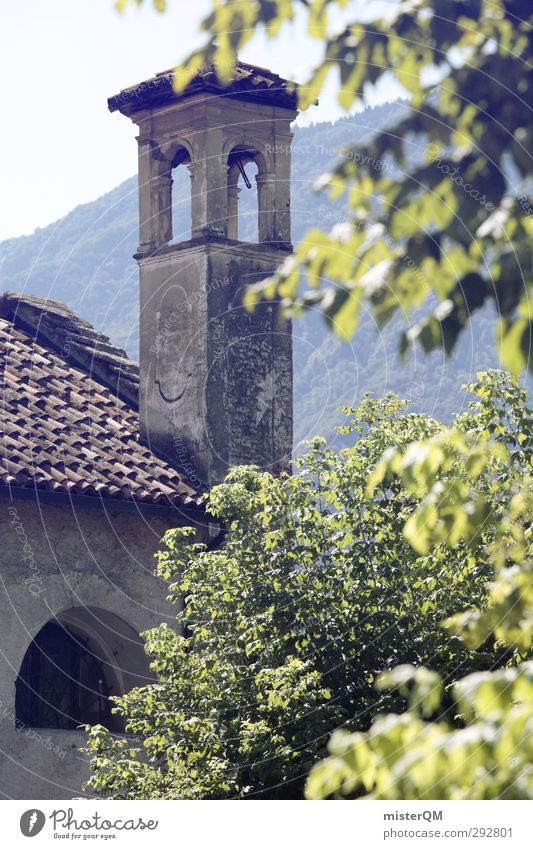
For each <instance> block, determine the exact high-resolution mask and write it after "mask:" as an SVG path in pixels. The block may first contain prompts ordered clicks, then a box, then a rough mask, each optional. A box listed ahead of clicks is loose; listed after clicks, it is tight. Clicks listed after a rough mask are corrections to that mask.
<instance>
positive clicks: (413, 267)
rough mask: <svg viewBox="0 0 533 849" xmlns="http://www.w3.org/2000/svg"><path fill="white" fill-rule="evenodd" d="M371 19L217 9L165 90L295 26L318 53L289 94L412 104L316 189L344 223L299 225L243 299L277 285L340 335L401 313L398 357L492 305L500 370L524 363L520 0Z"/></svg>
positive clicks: (527, 261)
mask: <svg viewBox="0 0 533 849" xmlns="http://www.w3.org/2000/svg"><path fill="white" fill-rule="evenodd" d="M126 2H127V0H126ZM126 2H122V3H120V4H119V5H121V6H124V5H126ZM137 2H139V0H137ZM155 5H156V7H157V8H159V9H161V8H164V6H165V3H160V2H156V3H155ZM378 8H380V9H382V8H383V7H382V6H380V7H378ZM371 11H372V8H371V7H368V4H366V3H362V2H356V1H355V0H354V1H353V2H347V0H310V2H309V0H275V1H274V2H271V0H256V2H249V0H237V2H236V0H217V2H216V3H213V7H212V10H211V12H210V14H209V15H208V16H207V17H206V18H205V20H204V21H203V22H202V24H201V29H202V30H203V31H204V33H205V34H206V40H205V43H204V45H203V46H202V47H201V48H200V49H198V50H196V51H194V52H193V53H192V54H191V55H190V56H189V57H188V59H187V60H186V61H185V62H184V63H183V64H182V65H181V66H180V67H179V68H177V69H176V74H175V84H176V86H177V88H178V89H183V87H184V86H185V85H186V84H187V82H188V81H189V80H190V79H191V78H192V77H193V76H194V74H195V73H197V72H198V71H199V70H201V69H204V68H205V67H206V66H207V65H213V67H214V69H215V71H216V73H217V74H218V76H219V78H220V79H221V80H222V81H224V82H229V81H230V79H231V77H232V74H233V66H234V62H235V59H236V56H237V54H238V51H239V50H240V49H241V48H243V47H244V46H245V45H247V44H248V43H249V42H250V41H251V40H252V39H253V37H254V35H255V34H256V32H257V31H258V30H262V31H263V32H264V33H266V35H267V36H268V37H272V38H273V37H275V36H277V35H278V33H279V32H280V30H281V29H282V28H283V27H284V26H285V25H287V24H288V23H290V22H292V21H294V20H296V21H297V22H298V24H299V25H302V26H304V25H306V26H307V29H308V33H309V36H310V37H311V38H314V39H317V40H318V41H319V42H321V43H322V44H323V57H322V60H321V61H320V62H319V63H318V65H317V67H315V68H314V69H313V72H312V73H311V75H310V77H309V79H308V80H307V81H305V82H304V84H302V85H301V86H300V88H299V100H300V105H301V107H302V108H305V107H306V106H308V105H309V104H310V103H311V102H313V101H314V100H315V99H316V97H317V96H318V95H319V94H320V91H321V90H322V88H323V87H324V85H325V83H326V80H327V79H328V78H329V75H330V74H335V75H336V78H337V88H338V101H339V104H340V105H341V107H342V108H343V109H345V110H349V109H351V108H352V106H353V105H354V104H355V103H356V102H357V101H358V100H362V99H363V95H364V88H365V86H366V85H373V84H376V83H378V82H380V81H381V80H382V78H387V77H391V76H392V77H394V78H395V79H396V81H397V82H399V83H400V84H401V85H402V86H403V88H404V89H405V90H406V91H407V92H408V93H409V95H410V97H411V103H412V106H413V109H412V111H411V112H410V113H409V114H407V115H406V117H405V118H404V119H403V120H402V121H401V122H400V123H399V124H398V125H397V126H396V127H395V128H394V129H393V130H390V131H388V132H381V133H378V134H377V135H376V136H375V138H374V139H373V141H372V142H371V143H370V144H367V145H365V146H363V147H359V148H358V149H345V150H343V153H342V157H341V158H340V160H339V162H338V164H337V166H336V167H335V168H334V169H333V171H332V172H331V173H329V174H326V175H325V176H324V178H323V180H322V181H321V188H322V190H323V191H327V192H329V193H330V195H331V196H332V197H334V198H338V197H339V196H340V195H343V194H344V195H345V196H346V198H347V201H348V206H349V216H350V219H351V220H350V221H349V222H347V223H345V224H341V225H337V226H335V227H334V228H333V230H332V231H331V232H330V233H326V232H323V231H322V230H320V229H318V228H317V229H313V230H311V231H309V232H308V234H307V236H306V237H305V238H304V239H303V241H302V242H301V243H300V245H299V246H298V248H297V250H296V253H295V255H294V256H293V257H291V258H290V259H289V260H287V262H286V263H285V264H284V265H283V266H282V267H281V269H280V270H279V272H278V273H277V274H276V275H274V277H272V278H271V279H269V280H268V281H266V282H264V283H263V284H262V285H261V284H259V285H258V286H256V287H255V288H254V289H253V290H251V291H250V292H249V294H248V302H249V304H250V305H252V304H253V303H254V302H255V301H256V300H257V299H258V298H260V297H261V296H263V295H266V296H268V297H271V296H272V295H273V294H274V293H275V292H276V291H277V292H278V293H279V294H280V295H281V296H282V297H283V299H284V304H285V307H286V309H287V311H288V312H289V313H291V314H298V313H299V312H300V311H301V310H302V309H303V308H306V307H309V306H312V307H313V308H315V309H317V308H318V309H320V310H321V311H322V313H323V315H324V316H325V318H326V319H327V320H328V322H330V323H331V324H332V326H333V327H334V329H335V330H336V331H337V332H338V333H339V334H340V335H341V336H342V337H343V338H348V337H349V336H351V334H352V333H353V332H354V331H355V329H356V327H357V322H358V317H359V313H360V311H361V304H362V303H363V302H365V301H366V302H368V304H369V305H370V306H371V308H372V310H373V312H374V316H375V318H376V320H377V321H378V322H379V323H380V324H381V325H382V324H384V323H386V322H387V321H389V320H390V318H391V317H392V316H393V315H394V314H395V313H398V312H400V313H401V314H403V315H404V316H405V317H406V326H405V331H404V332H403V334H402V336H401V340H400V349H401V350H402V351H405V350H406V349H407V348H408V347H409V346H410V345H412V344H413V343H414V342H419V343H420V344H421V345H422V347H423V349H424V350H425V351H430V350H433V349H435V348H438V347H441V346H444V348H445V349H446V351H448V352H450V351H451V350H452V349H453V347H454V345H455V344H456V341H457V338H458V335H459V333H460V332H461V330H462V329H463V328H464V327H465V326H466V325H467V324H468V322H469V320H470V316H471V315H472V313H473V312H475V311H476V310H479V309H480V308H481V307H483V306H484V305H486V304H491V305H492V306H493V307H495V309H496V312H497V316H498V321H497V328H496V329H497V334H496V335H497V339H498V342H499V344H500V347H501V355H502V358H503V362H504V364H505V365H506V366H507V367H508V368H510V369H511V370H513V371H515V372H518V371H520V370H521V369H522V368H523V367H524V366H526V365H529V366H530V368H531V367H532V362H533V360H532V358H531V322H532V316H531V297H532V294H533V292H532V288H533V284H532V280H533V278H532V263H533V253H532V247H531V246H532V236H533V218H532V215H531V212H532V209H533V206H532V203H533V201H532V199H531V179H530V178H531V176H532V172H533V159H532V157H531V153H530V150H531V145H532V140H533V123H532V121H531V117H530V116H531V113H532V107H533V94H532V92H533V71H532V67H533V63H532V59H533V50H532V45H533V27H532V24H533V9H532V7H531V3H530V2H529V0H398V2H394V3H391V4H390V9H389V13H388V14H387V15H386V16H385V17H375V18H374V19H371V20H369V17H371ZM340 19H342V20H343V21H344V22H345V23H344V24H343V26H342V27H341V29H340V30H339V28H338V26H335V24H336V22H337V21H338V20H340ZM302 274H303V275H304V277H305V279H306V281H307V284H308V286H307V288H306V289H304V290H303V291H302V287H301V276H302ZM409 316H411V318H412V320H411V318H410V317H409Z"/></svg>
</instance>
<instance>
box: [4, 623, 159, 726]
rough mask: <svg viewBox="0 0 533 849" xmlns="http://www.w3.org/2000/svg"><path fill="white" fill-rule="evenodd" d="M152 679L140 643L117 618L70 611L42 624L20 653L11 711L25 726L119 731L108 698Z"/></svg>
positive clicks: (116, 719) (117, 718)
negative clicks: (98, 726)
mask: <svg viewBox="0 0 533 849" xmlns="http://www.w3.org/2000/svg"><path fill="white" fill-rule="evenodd" d="M148 680H153V676H151V675H150V672H149V669H148V664H147V662H146V657H145V655H144V651H143V646H142V642H141V640H140V639H139V637H138V636H137V634H135V632H134V631H133V629H131V628H130V627H129V626H128V625H127V624H126V623H125V622H123V620H121V619H119V617H118V616H115V614H112V613H109V612H108V611H104V610H100V609H97V608H94V609H93V608H72V609H71V610H69V611H65V612H64V613H62V614H61V615H60V616H58V617H57V618H56V619H54V620H52V621H50V622H48V623H47V624H46V625H44V626H43V627H42V628H41V630H40V631H39V632H38V634H37V635H36V636H35V638H34V639H33V640H32V642H31V643H30V645H29V647H28V649H27V651H26V654H25V655H24V658H23V661H22V664H21V667H20V671H19V675H18V678H17V682H16V701H15V712H16V717H17V719H18V720H19V721H20V722H21V723H23V724H24V725H25V726H33V727H36V728H56V729H70V730H72V729H76V728H78V726H80V725H84V724H86V723H89V724H92V725H95V724H102V725H105V726H106V728H109V729H110V730H112V731H121V730H123V723H122V719H121V718H120V717H118V716H116V715H114V714H112V713H111V709H112V702H111V701H110V699H109V697H110V696H117V695H120V694H121V693H123V692H126V690H128V689H130V688H132V687H134V686H141V685H142V684H145V683H146V682H147V681H148Z"/></svg>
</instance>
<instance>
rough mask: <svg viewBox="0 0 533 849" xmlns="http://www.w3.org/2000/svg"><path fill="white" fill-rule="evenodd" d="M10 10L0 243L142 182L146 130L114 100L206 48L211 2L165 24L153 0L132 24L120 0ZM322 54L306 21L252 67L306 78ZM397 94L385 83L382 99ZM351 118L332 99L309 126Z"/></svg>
mask: <svg viewBox="0 0 533 849" xmlns="http://www.w3.org/2000/svg"><path fill="white" fill-rule="evenodd" d="M380 2H382V3H383V2H387V0H380ZM391 2H392V3H393V2H394V0H388V3H389V5H390V3H391ZM351 5H352V12H353V9H354V7H356V8H366V9H367V10H368V7H369V3H368V2H365V3H361V2H359V0H352V4H351ZM1 6H2V9H1V12H0V34H1V35H0V78H1V79H2V107H3V110H2V119H3V120H2V125H3V126H2V133H1V135H0V185H1V186H2V192H1V198H2V200H1V204H0V240H1V239H6V238H9V237H13V236H18V235H21V234H25V233H31V232H32V231H33V230H34V229H35V228H36V227H43V226H45V225H46V224H49V223H50V222H51V221H54V220H56V219H57V218H59V217H61V216H62V215H64V214H66V213H67V212H69V210H71V209H72V208H73V207H74V206H76V205H77V204H80V203H85V202H87V201H90V200H94V199H95V198H97V197H98V196H99V195H101V194H103V193H104V192H106V191H109V190H110V189H112V188H114V187H115V186H116V185H118V184H119V183H120V182H121V181H122V180H125V179H126V178H127V177H130V176H131V175H132V174H134V173H135V171H136V144H135V141H134V137H135V127H134V126H133V125H132V124H131V123H130V121H128V120H127V119H126V118H124V117H123V116H121V115H119V114H113V115H111V114H110V113H109V112H108V110H107V105H106V99H107V97H108V96H109V95H111V94H116V93H117V92H118V91H119V90H120V89H121V88H124V87H125V86H128V85H132V84H134V83H136V82H140V81H141V80H143V79H145V78H146V77H149V76H152V75H153V74H154V73H156V72H157V71H160V70H164V69H166V68H169V67H172V66H173V65H175V64H176V63H177V62H178V61H179V60H180V59H183V58H184V56H186V55H187V53H188V52H189V51H190V50H191V49H193V48H194V47H196V46H197V45H198V44H200V43H201V36H199V35H198V33H197V25H198V22H199V20H200V17H201V16H202V14H203V13H204V12H205V11H206V10H207V9H208V8H209V2H208V0H192V2H189V3H185V2H184V0H170V2H169V10H168V11H167V12H166V13H165V14H164V15H159V14H157V13H156V12H154V11H153V9H152V8H151V4H150V3H149V2H148V0H145V7H144V8H142V9H140V10H139V9H137V8H135V7H134V6H133V5H132V8H130V9H129V10H128V11H127V12H126V13H125V14H123V15H119V14H117V13H116V12H115V10H114V5H113V0H15V2H9V3H6V2H5V0H4V2H2V4H1ZM319 55H320V48H319V45H318V43H317V42H314V41H312V40H310V39H309V38H308V37H307V36H306V35H305V29H304V27H302V25H301V24H300V25H298V24H297V23H296V24H294V25H292V27H291V28H290V30H288V31H287V32H286V33H285V34H284V35H283V36H282V37H281V38H279V39H277V40H276V41H275V42H268V41H266V39H258V40H256V41H255V42H254V43H253V45H252V46H250V47H249V48H248V49H247V50H245V51H244V52H243V54H242V58H243V59H245V60H246V61H249V62H254V63H256V64H258V65H263V66H267V67H270V68H272V69H273V70H275V71H276V72H277V73H280V74H282V75H283V76H287V77H291V78H293V79H296V80H302V79H304V78H305V76H306V72H307V70H308V69H309V67H310V65H311V64H312V63H313V61H314V60H315V59H316V58H318V57H319ZM333 84H334V80H331V86H333ZM395 94H397V92H396V91H395V90H394V89H393V88H392V87H390V86H384V87H382V89H381V90H380V91H379V92H377V93H376V94H375V95H373V96H372V98H371V99H372V101H373V102H380V101H383V100H388V99H391V97H393V96H394V95H395ZM340 114H342V113H341V111H340V110H339V109H338V107H337V106H336V104H335V99H334V97H333V95H332V94H330V95H328V94H327V93H326V94H325V95H324V96H323V97H322V98H321V103H320V105H319V106H318V107H312V108H311V109H310V110H309V112H308V113H307V117H304V122H309V121H310V120H314V121H323V120H330V119H332V118H335V117H336V116H337V115H340Z"/></svg>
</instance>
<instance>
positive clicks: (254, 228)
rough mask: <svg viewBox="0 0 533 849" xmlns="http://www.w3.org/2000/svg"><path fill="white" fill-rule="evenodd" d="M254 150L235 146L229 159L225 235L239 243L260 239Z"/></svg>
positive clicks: (256, 163) (256, 157) (255, 154)
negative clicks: (226, 226) (226, 228)
mask: <svg viewBox="0 0 533 849" xmlns="http://www.w3.org/2000/svg"><path fill="white" fill-rule="evenodd" d="M258 157H259V154H258V153H257V151H253V150H246V149H244V148H241V147H235V148H233V150H232V151H231V153H230V155H229V158H228V237H229V238H230V239H239V240H240V241H242V242H258V241H259V229H260V223H259V216H260V206H259V194H258V183H257V179H256V177H257V175H258V174H259V166H258V161H257V160H258Z"/></svg>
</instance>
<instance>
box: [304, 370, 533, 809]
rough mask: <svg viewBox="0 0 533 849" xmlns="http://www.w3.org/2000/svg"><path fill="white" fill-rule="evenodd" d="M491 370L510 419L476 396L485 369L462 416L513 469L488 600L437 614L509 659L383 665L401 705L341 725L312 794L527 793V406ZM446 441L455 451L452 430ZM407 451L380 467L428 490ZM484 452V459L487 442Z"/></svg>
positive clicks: (433, 446)
mask: <svg viewBox="0 0 533 849" xmlns="http://www.w3.org/2000/svg"><path fill="white" fill-rule="evenodd" d="M492 378H493V380H495V381H496V385H495V387H494V383H493V391H494V389H495V393H496V394H497V395H499V398H500V401H502V402H503V404H504V406H506V402H505V400H504V399H505V398H506V397H508V398H509V399H510V406H511V407H512V408H514V414H513V415H511V416H510V418H509V419H508V420H507V416H506V415H504V416H503V417H500V416H496V415H495V411H496V406H497V405H495V406H493V408H492V410H489V408H488V407H487V405H486V403H485V401H484V400H483V395H484V393H485V392H487V390H488V385H487V382H486V380H483V381H481V382H480V383H479V384H478V385H477V386H476V387H474V389H475V391H476V392H477V394H478V396H479V397H480V399H481V400H480V401H479V402H478V404H477V405H475V408H477V409H476V412H477V413H478V415H477V416H476V415H475V414H474V419H472V412H473V411H471V412H470V413H468V414H467V415H466V416H465V417H464V418H463V419H462V422H461V424H462V426H463V427H464V426H465V424H467V423H470V424H471V425H472V424H473V425H474V427H473V428H472V427H470V428H469V430H468V432H469V433H472V432H474V433H476V432H477V433H479V434H485V433H487V434H490V437H491V438H492V439H493V440H494V441H495V442H499V443H500V444H502V443H503V442H505V443H507V444H508V446H509V447H510V448H511V455H510V457H511V462H513V463H516V465H517V467H519V468H520V474H519V476H518V477H515V476H514V474H512V475H510V476H509V477H508V478H507V480H506V482H505V484H504V490H507V493H506V497H505V499H504V500H505V506H504V503H503V501H500V509H499V510H497V511H495V513H494V514H493V515H491V516H489V517H488V520H487V521H488V522H490V523H491V524H493V525H494V528H495V534H494V539H493V542H492V543H491V544H490V546H489V556H490V557H491V559H492V561H493V562H494V564H495V566H496V575H495V578H494V580H493V581H492V582H491V584H490V585H489V598H488V603H487V605H486V606H485V607H484V608H483V609H480V608H479V607H477V608H474V609H470V610H466V611H464V612H461V613H458V614H456V615H454V616H452V617H450V618H449V619H448V620H447V621H446V622H445V623H444V624H445V627H446V628H447V630H448V631H449V632H450V633H453V634H456V635H458V636H460V637H461V638H462V640H463V641H464V643H465V644H466V645H467V646H468V647H469V648H470V649H472V650H475V649H477V648H479V646H481V645H483V644H484V643H486V641H487V640H489V641H491V640H495V641H496V644H499V645H500V646H507V647H508V648H509V649H510V650H511V651H512V658H510V660H509V662H508V664H507V665H506V667H505V668H501V669H498V670H497V671H484V672H482V671H478V672H476V673H473V674H470V675H467V676H465V677H464V678H461V679H459V680H457V681H456V682H454V683H453V684H452V685H449V686H448V688H446V686H445V685H444V684H443V681H442V678H441V676H440V675H438V674H437V673H436V672H434V671H430V670H429V669H427V668H423V667H422V668H420V667H419V668H416V667H415V666H409V665H400V666H398V667H396V668H395V669H392V670H391V671H386V672H384V673H383V674H382V675H381V676H380V678H379V679H378V681H377V688H378V690H379V691H383V690H385V691H390V690H392V691H397V692H399V693H400V694H403V695H404V696H405V697H406V698H407V699H408V702H409V709H408V711H407V712H405V713H403V714H401V715H399V714H397V713H395V714H385V715H382V716H379V717H377V718H376V719H375V721H374V722H373V724H372V726H371V727H370V729H369V730H368V731H366V732H362V733H361V732H355V733H350V732H348V731H346V730H342V729H339V730H337V731H336V732H335V733H334V734H333V735H332V737H331V740H330V743H329V756H328V757H327V758H326V759H324V760H323V761H321V762H320V763H318V764H316V765H315V767H314V768H313V769H312V771H311V774H310V776H309V780H308V783H307V787H306V795H307V797H308V798H311V799H323V798H330V797H337V798H352V797H361V796H364V797H365V798H370V799H398V798H399V799H435V798H439V799H496V798H510V799H531V798H533V771H532V768H531V764H532V762H533V745H532V740H531V726H532V723H533V662H532V661H531V660H530V658H531V639H532V635H533V565H532V564H533V557H532V555H533V535H532V525H531V522H532V518H533V487H532V480H531V477H530V476H531V444H532V443H531V440H532V435H533V430H532V417H531V411H530V410H528V409H527V406H526V405H525V399H524V398H523V396H522V394H521V393H520V392H518V391H517V390H516V387H515V386H514V387H513V384H512V382H509V381H508V380H505V378H504V377H503V376H501V375H500V376H498V375H493V376H492ZM511 399H512V400H511ZM500 410H501V411H503V407H502V406H500ZM476 419H477V421H476ZM424 447H425V455H426V458H428V457H429V456H430V455H431V454H432V453H434V457H433V461H431V460H429V461H428V460H427V459H426V462H429V464H431V463H433V466H434V467H437V466H442V464H443V456H442V455H443V452H442V443H440V444H439V443H438V442H437V441H436V440H428V441H426V442H425V444H424ZM409 451H410V452H412V451H413V446H410V448H409ZM444 453H445V454H446V453H447V454H448V456H452V457H453V456H454V454H455V446H454V445H453V442H452V443H450V444H449V446H448V450H447V451H446V452H444ZM406 459H407V456H406V454H402V452H401V451H399V452H398V451H396V450H395V451H394V452H392V453H391V455H390V456H389V458H388V459H387V460H386V461H385V463H384V466H385V467H382V469H381V470H380V472H379V474H378V475H377V478H376V479H380V477H381V475H382V474H385V475H388V474H392V477H393V478H395V477H398V479H399V480H401V481H403V483H404V485H406V486H407V488H408V489H409V490H411V489H412V487H413V485H414V480H415V479H418V484H417V485H418V486H419V487H420V488H421V489H422V490H425V493H424V495H423V498H431V493H432V490H433V489H434V483H433V482H432V475H429V476H428V479H427V482H423V480H422V477H421V476H420V468H419V466H417V465H416V464H415V467H414V473H413V466H411V468H409V465H408V463H407V462H406ZM484 461H485V462H487V463H488V464H490V462H491V461H490V460H489V455H488V454H486V455H485V457H484ZM475 462H477V460H476V461H475ZM419 492H420V489H419ZM421 503H422V502H421ZM465 503H466V501H465V499H463V498H461V497H460V498H459V499H458V500H457V501H456V504H455V508H454V509H455V510H456V512H457V513H464V507H465ZM442 505H443V506H444V513H446V514H447V516H448V519H449V512H450V502H449V500H448V499H444V500H443V502H438V501H437V503H436V505H435V510H436V513H437V514H438V513H439V512H440V511H441V507H442ZM502 508H503V509H502ZM418 509H419V510H420V507H419V508H418ZM422 512H423V509H422V510H421V513H422ZM475 515H476V511H475V510H473V511H470V512H469V513H468V514H467V519H466V524H467V525H469V526H470V528H469V531H468V532H469V533H470V534H471V537H472V536H475V533H476V527H475V525H476V520H475V518H474V517H475ZM410 521H411V520H410ZM461 527H462V528H463V529H464V522H462V524H461ZM409 533H410V531H408V534H409ZM440 536H441V528H440V525H439V520H437V521H435V522H432V523H430V527H429V528H425V529H424V542H423V545H422V548H426V547H430V546H431V545H433V544H435V542H436V541H437V540H439V539H440ZM446 690H448V692H447V693H446ZM443 694H447V695H448V697H449V698H451V700H452V703H453V706H454V707H453V710H452V711H450V710H449V709H447V710H445V711H444V712H443V705H444V706H445V707H448V705H447V704H446V702H444V703H443Z"/></svg>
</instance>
